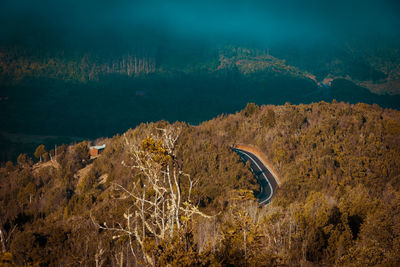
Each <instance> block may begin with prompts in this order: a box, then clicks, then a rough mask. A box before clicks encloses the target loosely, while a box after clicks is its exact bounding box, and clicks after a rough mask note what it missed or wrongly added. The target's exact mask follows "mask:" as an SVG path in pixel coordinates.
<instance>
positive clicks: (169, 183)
mask: <svg viewBox="0 0 400 267" xmlns="http://www.w3.org/2000/svg"><path fill="white" fill-rule="evenodd" d="M235 142H238V143H244V144H249V145H252V146H255V147H257V148H259V149H260V150H261V151H262V152H263V153H264V154H265V155H266V157H267V158H268V161H269V162H271V164H273V165H274V168H275V169H276V171H277V172H279V176H280V178H281V180H282V181H281V182H282V185H281V186H280V188H279V189H278V191H277V194H276V195H275V196H274V198H273V199H272V202H271V203H270V204H269V205H261V206H260V205H259V204H258V203H257V201H256V199H255V198H254V193H257V190H259V188H258V186H257V183H256V181H255V179H254V178H253V176H252V173H251V172H250V171H249V169H248V166H245V165H244V164H243V163H242V162H241V161H240V160H239V157H238V156H237V155H236V154H235V153H233V152H232V151H231V149H230V146H231V145H232V144H233V143H235ZM104 143H106V144H107V146H106V149H105V151H104V153H102V154H101V156H100V157H98V158H96V159H90V158H89V155H88V145H87V142H82V143H79V144H76V145H71V146H59V147H58V148H57V151H56V154H57V156H56V157H55V158H54V150H53V151H50V155H52V158H53V161H56V162H57V164H55V163H54V164H53V163H50V164H49V163H48V162H46V163H40V162H38V163H35V164H33V161H32V159H30V158H29V157H27V156H26V155H23V154H21V155H20V156H19V157H18V162H17V163H16V164H13V163H11V162H8V163H6V164H4V165H3V166H2V168H1V169H0V205H1V207H2V208H1V209H0V212H1V214H0V219H1V221H0V227H1V228H0V229H1V233H2V236H1V242H2V244H1V246H2V254H1V261H2V263H6V262H8V263H11V262H14V263H16V264H18V265H28V264H32V265H34V264H41V265H60V264H63V265H90V266H92V265H98V266H105V265H107V266H109V265H111V266H117V265H118V266H119V265H120V264H125V265H126V266H135V265H136V264H138V265H152V264H155V265H157V266H165V265H168V264H170V265H172V266H176V265H184V266H189V265H190V266H193V265H195V266H201V265H207V266H208V265H213V266H220V265H223V266H232V265H250V266H252V265H255V264H260V263H261V265H273V266H277V265H280V266H282V265H301V264H302V265H310V266H312V265H328V266H333V265H341V266H343V265H347V266H352V265H354V266H361V265H392V266H393V265H398V264H399V263H400V252H399V250H398V248H399V247H400V230H399V227H398V226H399V220H400V208H399V207H400V183H399V177H400V176H399V175H400V164H399V160H398V159H399V158H400V112H399V111H395V110H391V109H382V108H380V107H379V106H377V105H372V106H371V105H367V104H356V105H350V104H345V103H342V102H339V103H337V102H336V101H334V102H333V103H325V102H320V103H313V104H309V105H290V104H285V105H282V106H272V105H268V106H261V107H258V106H257V105H255V104H248V105H247V107H246V109H244V110H243V111H241V112H238V113H235V114H229V115H221V116H218V117H217V118H215V119H212V120H210V121H207V122H204V123H201V124H199V125H198V126H191V125H188V124H185V123H179V122H177V123H174V124H169V123H167V122H165V121H159V122H156V123H149V124H141V125H139V126H138V127H136V128H135V129H131V130H128V131H127V132H125V133H124V134H122V135H116V136H114V137H112V138H109V139H105V141H104ZM41 155H43V156H45V157H44V158H45V160H49V157H46V154H41Z"/></svg>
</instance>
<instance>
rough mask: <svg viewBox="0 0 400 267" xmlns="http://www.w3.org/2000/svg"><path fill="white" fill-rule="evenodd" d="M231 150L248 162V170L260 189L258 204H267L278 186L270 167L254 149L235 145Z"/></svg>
mask: <svg viewBox="0 0 400 267" xmlns="http://www.w3.org/2000/svg"><path fill="white" fill-rule="evenodd" d="M232 150H233V151H235V152H236V153H237V154H238V155H239V156H240V158H241V159H242V160H243V161H244V162H246V161H248V160H250V169H251V171H252V172H253V173H254V175H255V176H256V178H257V180H258V183H259V184H260V188H261V192H260V194H259V195H258V196H256V197H257V198H258V200H259V202H260V204H268V203H269V202H270V201H271V198H272V196H273V195H274V193H275V191H276V189H277V188H278V186H279V184H280V182H279V179H278V177H277V176H276V174H275V173H274V172H273V171H272V170H271V167H269V166H268V164H267V163H265V162H264V161H263V159H262V155H260V154H261V152H258V151H256V149H254V148H251V147H246V146H244V145H236V146H232Z"/></svg>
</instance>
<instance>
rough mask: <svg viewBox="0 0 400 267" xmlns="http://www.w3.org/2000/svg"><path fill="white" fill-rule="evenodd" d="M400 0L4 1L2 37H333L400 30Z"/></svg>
mask: <svg viewBox="0 0 400 267" xmlns="http://www.w3.org/2000/svg"><path fill="white" fill-rule="evenodd" d="M399 3H400V1H396V0H372V1H368V0H363V1H359V0H356V1H351V0H347V1H343V0H336V1H322V0H318V1H317V0H306V1H301V0H297V1H295V0H281V1H277V0H274V1H268V0H264V1H256V0H253V1H252V0H241V1H237V0H223V1H218V0H214V1H209V0H201V1H198V0H185V1H178V0H141V1H137V0H130V1H128V0H114V1H102V0H97V1H95V0H86V1H83V0H79V1H78V0H65V1H55V0H44V1H41V0H36V1H33V0H1V1H0V10H1V11H0V25H1V28H0V36H1V40H2V41H8V42H9V41H14V42H25V43H31V44H35V43H36V44H42V43H47V44H50V45H51V44H54V45H57V44H61V43H69V44H71V43H76V44H84V43H85V42H87V43H91V42H97V43H98V42H104V43H106V44H112V43H121V42H127V43H129V42H132V41H134V42H137V41H139V40H140V41H143V40H147V41H152V42H153V41H154V40H163V39H164V38H172V37H174V38H183V39H189V40H195V41H196V40H198V41H201V40H203V41H223V40H237V41H241V40H246V41H253V42H268V43H270V42H276V41H279V42H281V41H293V40H302V41H304V40H315V41H318V40H320V41H330V40H335V39H346V38H351V37H354V36H357V37H369V36H376V35H377V34H381V35H389V36H390V35H399V29H400V19H399V18H400V4H399Z"/></svg>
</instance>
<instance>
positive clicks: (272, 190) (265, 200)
mask: <svg viewBox="0 0 400 267" xmlns="http://www.w3.org/2000/svg"><path fill="white" fill-rule="evenodd" d="M238 150H239V151H240V153H243V154H245V155H246V156H248V157H249V159H251V160H252V161H253V162H254V164H256V165H257V167H258V168H259V169H260V171H261V172H262V175H263V176H264V178H265V180H266V181H267V183H268V185H269V188H271V195H270V196H269V197H268V198H267V199H264V200H263V201H261V202H260V203H261V204H263V203H265V202H267V201H268V200H270V199H271V197H272V195H273V194H274V189H273V188H272V186H271V183H270V181H269V180H268V178H267V176H266V175H265V173H264V172H263V171H262V169H261V167H260V166H259V165H258V164H257V162H256V161H255V160H254V159H253V158H252V157H251V156H250V155H249V154H247V153H246V152H244V151H243V150H241V149H238ZM265 167H266V168H267V169H268V167H267V166H265ZM268 171H269V169H268ZM270 173H271V172H270ZM271 174H272V173H271ZM272 176H274V175H272ZM274 178H275V177H274Z"/></svg>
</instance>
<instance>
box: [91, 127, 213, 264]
mask: <svg viewBox="0 0 400 267" xmlns="http://www.w3.org/2000/svg"><path fill="white" fill-rule="evenodd" d="M156 130H157V133H156V134H152V135H151V136H150V137H147V138H145V139H143V140H142V142H137V141H136V142H135V141H134V140H129V139H128V138H127V136H126V135H124V136H123V138H124V141H125V145H126V148H127V149H128V153H129V160H128V161H122V165H123V166H125V167H127V168H131V169H134V170H138V171H139V173H140V174H141V177H142V179H138V180H136V181H134V182H133V183H132V186H131V189H129V190H128V189H127V188H125V187H124V186H122V185H120V184H117V183H113V186H114V189H115V190H117V191H120V193H122V196H123V197H122V198H123V199H129V200H130V203H131V205H130V206H129V208H127V210H126V211H125V213H124V218H123V222H122V221H121V222H120V223H118V224H117V227H108V226H107V225H106V224H105V223H104V225H100V224H97V223H96V225H97V226H98V227H99V228H102V229H107V230H113V231H115V232H118V233H119V235H117V236H115V237H114V238H119V237H120V236H123V235H128V237H129V243H130V247H131V252H132V254H133V255H134V256H135V257H136V255H135V253H134V249H133V248H134V246H133V242H136V244H137V245H138V248H139V249H140V251H141V252H142V253H143V256H144V259H145V261H146V263H147V264H149V265H154V260H153V258H152V255H151V254H150V253H149V252H148V249H147V250H146V248H145V247H146V242H148V241H149V240H152V241H154V242H155V244H158V243H160V242H161V241H162V240H164V239H165V238H170V237H172V236H173V235H174V233H176V232H177V231H180V230H182V229H184V228H185V227H187V225H188V222H189V221H190V220H191V219H192V217H193V215H195V214H199V215H201V216H203V217H209V216H207V215H205V214H203V213H202V212H200V211H199V210H198V208H197V207H196V206H195V205H193V204H192V203H191V200H190V198H191V191H192V189H193V187H194V186H195V185H196V182H197V181H195V180H194V179H192V178H191V176H190V175H188V174H186V173H184V172H182V170H181V169H180V167H179V166H178V164H177V161H176V157H175V154H174V152H175V145H176V142H177V140H178V138H179V135H180V132H181V128H179V127H177V126H174V125H167V126H166V127H165V128H162V129H159V128H158V129H156ZM121 220H122V218H121Z"/></svg>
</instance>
